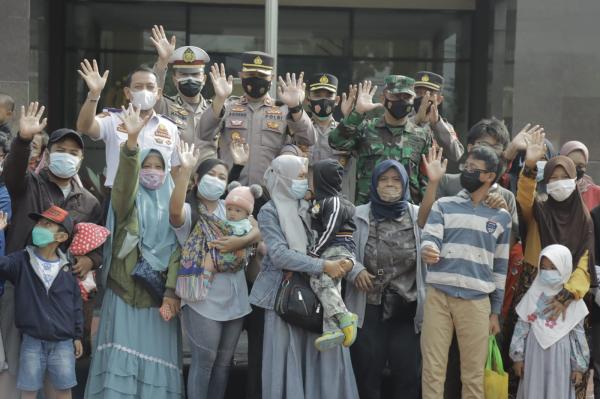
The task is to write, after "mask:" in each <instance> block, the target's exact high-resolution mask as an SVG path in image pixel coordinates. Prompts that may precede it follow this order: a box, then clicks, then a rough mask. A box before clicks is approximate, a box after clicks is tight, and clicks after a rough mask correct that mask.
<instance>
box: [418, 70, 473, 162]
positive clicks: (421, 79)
mask: <svg viewBox="0 0 600 399" xmlns="http://www.w3.org/2000/svg"><path fill="white" fill-rule="evenodd" d="M443 87H444V77H443V76H441V75H438V74H436V73H433V72H429V71H420V72H417V76H416V78H415V93H416V95H417V97H416V98H415V102H414V109H413V113H411V118H412V119H413V121H414V122H415V123H416V124H418V125H419V126H426V127H429V128H430V129H431V133H432V134H433V140H434V143H435V144H437V145H439V146H440V147H442V148H443V150H444V156H445V157H446V158H448V159H449V160H451V161H455V162H458V161H459V160H460V158H461V157H462V156H463V154H464V152H465V149H464V147H463V145H462V143H461V142H460V140H459V139H458V136H457V134H456V132H455V131H454V126H452V124H451V123H450V122H448V121H447V120H446V119H444V118H443V117H442V115H441V113H442V102H443V101H444V96H443V95H442V90H443ZM421 105H423V107H421Z"/></svg>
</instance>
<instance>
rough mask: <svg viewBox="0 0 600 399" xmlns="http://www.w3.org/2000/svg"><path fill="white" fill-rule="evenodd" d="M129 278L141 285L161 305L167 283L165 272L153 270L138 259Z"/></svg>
mask: <svg viewBox="0 0 600 399" xmlns="http://www.w3.org/2000/svg"><path fill="white" fill-rule="evenodd" d="M131 277H132V278H133V279H134V280H135V281H137V282H138V283H140V284H141V285H143V286H144V288H145V289H146V291H147V292H148V293H149V294H150V296H151V297H152V298H153V299H154V300H155V301H157V302H159V303H162V300H163V297H164V295H165V289H166V283H167V275H166V273H165V272H159V271H158V270H154V269H153V268H152V266H150V264H149V263H148V262H147V261H146V260H145V259H144V258H141V257H140V259H139V260H138V262H137V263H136V265H135V267H134V268H133V271H132V272H131Z"/></svg>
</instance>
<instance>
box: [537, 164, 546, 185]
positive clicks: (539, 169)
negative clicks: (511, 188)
mask: <svg viewBox="0 0 600 399" xmlns="http://www.w3.org/2000/svg"><path fill="white" fill-rule="evenodd" d="M547 163H548V161H537V162H536V164H535V165H536V166H537V175H536V176H535V180H536V181H537V182H538V183H539V182H541V181H542V180H544V168H545V167H546V164H547Z"/></svg>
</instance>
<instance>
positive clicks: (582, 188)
mask: <svg viewBox="0 0 600 399" xmlns="http://www.w3.org/2000/svg"><path fill="white" fill-rule="evenodd" d="M560 155H564V156H566V157H569V158H571V161H573V163H575V169H576V171H577V188H578V189H579V192H580V193H581V198H583V202H584V204H585V206H586V207H587V209H588V210H589V211H590V212H591V211H592V209H594V208H595V207H597V206H598V205H600V186H597V185H596V184H594V181H593V180H592V178H591V177H590V176H589V175H586V174H585V172H586V171H587V166H588V162H589V151H588V149H587V147H586V146H585V144H583V143H582V142H580V141H568V142H566V143H565V144H564V145H563V146H562V148H561V149H560Z"/></svg>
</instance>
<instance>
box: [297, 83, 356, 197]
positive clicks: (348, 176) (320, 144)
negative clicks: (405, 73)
mask: <svg viewBox="0 0 600 399" xmlns="http://www.w3.org/2000/svg"><path fill="white" fill-rule="evenodd" d="M337 90H338V78H337V77H335V76H334V75H331V74H328V73H317V74H315V75H313V76H312V78H311V79H310V81H309V83H308V96H307V100H308V108H309V109H310V113H311V119H312V122H313V126H314V128H315V132H316V141H315V145H313V146H312V147H310V148H309V149H308V151H307V149H302V150H303V151H304V152H306V153H307V154H308V159H309V166H310V165H313V164H314V163H315V162H318V161H322V160H324V159H335V160H336V161H338V162H339V163H340V164H341V165H342V166H343V167H344V177H343V179H342V193H343V194H344V197H346V198H347V199H348V200H349V201H351V202H354V194H355V191H356V184H355V182H356V162H355V161H354V159H353V158H352V156H351V154H350V152H348V151H338V150H334V149H333V148H331V147H330V146H329V132H330V131H331V130H333V129H335V128H336V127H337V125H338V122H337V121H336V120H335V119H333V110H334V108H335V107H336V106H337V105H338V103H339V102H340V97H339V96H338V95H337ZM355 98H356V88H353V87H351V88H350V91H349V94H348V95H346V93H344V94H343V96H342V103H341V107H342V113H343V114H344V115H345V116H347V115H349V114H350V112H351V111H352V107H353V105H354V100H355Z"/></svg>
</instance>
